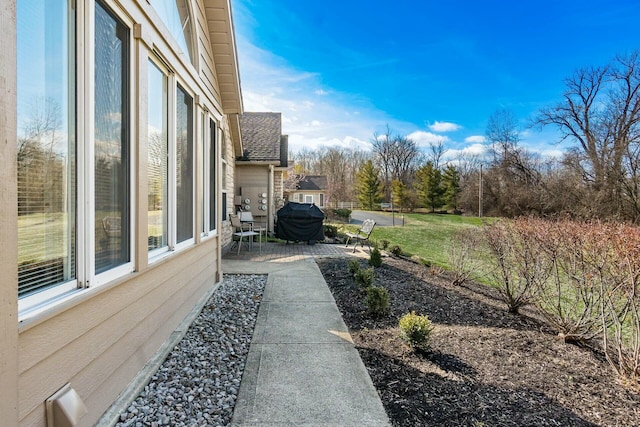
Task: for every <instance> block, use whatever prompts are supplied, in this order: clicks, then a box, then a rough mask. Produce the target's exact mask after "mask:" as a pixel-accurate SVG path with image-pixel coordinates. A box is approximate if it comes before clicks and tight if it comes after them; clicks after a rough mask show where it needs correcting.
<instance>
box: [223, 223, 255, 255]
mask: <svg viewBox="0 0 640 427" xmlns="http://www.w3.org/2000/svg"><path fill="white" fill-rule="evenodd" d="M229 219H230V220H231V226H232V227H233V228H234V230H235V231H234V232H233V237H237V238H238V240H237V243H238V255H240V247H241V246H242V240H243V239H244V238H245V237H246V238H247V240H246V243H247V248H248V249H249V250H251V243H252V242H253V236H259V233H257V232H255V231H253V229H251V228H249V229H245V228H244V226H243V224H242V222H241V221H240V218H239V217H238V215H234V214H230V215H229ZM260 252H261V253H262V242H260Z"/></svg>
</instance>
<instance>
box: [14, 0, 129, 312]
mask: <svg viewBox="0 0 640 427" xmlns="http://www.w3.org/2000/svg"><path fill="white" fill-rule="evenodd" d="M18 3H19V4H18V6H17V8H18V10H17V16H16V18H17V29H18V33H17V36H18V40H17V56H18V73H17V74H18V97H17V112H18V117H17V120H18V123H17V124H18V133H19V138H18V141H17V144H18V156H17V170H18V214H19V219H18V238H19V239H18V240H19V243H18V275H19V279H18V298H19V300H18V309H19V311H20V315H21V316H23V315H25V314H26V313H27V312H35V310H36V309H39V308H40V307H42V308H44V307H46V304H47V303H48V302H50V301H52V300H54V299H59V297H60V296H62V295H63V294H66V293H68V292H70V291H72V290H74V289H77V288H81V287H88V286H89V285H91V286H96V285H100V284H101V283H105V282H107V281H110V280H112V279H113V278H115V277H119V276H121V275H123V274H127V273H128V272H131V271H132V265H133V264H132V262H131V261H132V255H131V254H132V251H131V247H132V239H131V222H132V221H131V217H132V215H131V200H132V195H131V189H132V186H131V169H130V161H131V158H130V152H131V147H130V132H131V125H130V117H131V111H130V101H131V100H130V85H131V82H130V77H129V76H130V71H131V61H130V53H131V52H130V39H131V31H130V26H127V25H126V24H125V23H124V21H122V20H121V19H119V18H118V17H117V16H116V14H114V13H113V12H112V11H111V10H109V9H108V8H107V7H106V6H105V5H104V3H102V2H100V1H96V2H95V7H91V4H90V3H89V4H87V3H88V2H71V1H62V0H59V1H47V2H39V1H29V0H25V1H20V2H18ZM80 17H82V25H78V27H79V28H85V29H88V30H90V31H87V32H88V33H89V32H90V33H91V34H93V36H94V37H93V40H90V41H89V43H87V44H85V43H82V46H86V47H87V49H86V52H83V51H80V50H79V49H77V46H79V45H80V40H82V37H80V36H79V35H78V34H77V28H76V20H80ZM85 17H86V18H85ZM85 19H86V20H85ZM78 52H83V53H84V54H86V55H81V56H80V55H78ZM84 58H92V61H87V60H86V59H84ZM77 75H85V76H86V75H92V76H93V78H92V79H91V80H90V81H86V80H85V81H84V83H83V85H82V86H81V88H82V91H80V92H77V89H78V82H77V81H76V76H77ZM78 94H79V96H78ZM78 100H80V101H82V105H83V108H82V109H80V108H77V107H76V105H77V102H78ZM78 123H80V124H81V125H82V126H81V127H80V126H78V125H77V124H78ZM79 129H84V130H83V132H82V133H79V131H78V130H79ZM77 140H81V143H77V142H76V141H77Z"/></svg>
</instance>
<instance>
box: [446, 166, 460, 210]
mask: <svg viewBox="0 0 640 427" xmlns="http://www.w3.org/2000/svg"><path fill="white" fill-rule="evenodd" d="M442 183H443V186H444V195H443V196H444V197H443V200H444V203H445V204H446V205H447V206H448V207H449V208H451V209H453V210H456V209H458V198H459V196H460V174H458V169H456V167H455V166H453V165H448V166H447V168H446V169H445V170H444V175H443V177H442Z"/></svg>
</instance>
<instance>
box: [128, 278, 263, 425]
mask: <svg viewBox="0 0 640 427" xmlns="http://www.w3.org/2000/svg"><path fill="white" fill-rule="evenodd" d="M266 282H267V276H264V275H225V276H224V280H223V283H222V284H221V285H220V287H219V288H218V289H217V290H216V292H215V293H214V294H213V295H212V296H211V298H210V299H209V301H207V303H206V304H205V306H204V307H203V309H202V311H201V312H200V314H199V315H198V316H197V317H196V319H195V320H194V322H193V323H192V324H191V326H190V327H189V330H188V331H187V333H186V335H185V336H184V338H183V339H182V340H181V341H180V342H179V343H178V345H176V346H175V347H174V348H173V350H172V351H171V352H170V353H169V355H168V356H167V358H166V359H165V361H164V362H163V363H162V365H161V366H160V368H159V369H158V371H157V372H156V373H155V374H154V375H153V376H152V378H151V381H150V382H149V384H147V385H146V386H145V388H144V390H143V391H142V392H141V393H140V395H139V396H138V397H137V398H136V399H135V401H133V402H132V403H131V404H130V405H129V407H128V408H127V410H126V411H125V412H124V413H122V414H120V421H119V422H118V423H117V424H116V426H120V427H143V426H145V427H146V426H152V427H155V426H164V425H171V426H226V425H229V423H230V422H231V417H232V416H233V408H234V405H235V402H236V398H237V397H238V390H239V388H240V380H241V379H242V372H243V370H244V366H245V361H246V359H247V353H248V352H249V345H250V344H251V337H252V335H253V329H254V326H255V323H256V318H257V314H258V307H259V306H260V301H261V299H262V292H263V290H264V286H265V284H266Z"/></svg>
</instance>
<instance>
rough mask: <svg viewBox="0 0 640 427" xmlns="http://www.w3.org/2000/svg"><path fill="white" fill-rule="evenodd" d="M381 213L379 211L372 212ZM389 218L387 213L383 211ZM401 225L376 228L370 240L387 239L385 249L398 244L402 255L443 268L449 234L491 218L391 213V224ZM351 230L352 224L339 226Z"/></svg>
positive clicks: (445, 263)
mask: <svg viewBox="0 0 640 427" xmlns="http://www.w3.org/2000/svg"><path fill="white" fill-rule="evenodd" d="M376 213H377V214H381V213H380V212H376ZM384 215H387V216H389V217H391V214H390V213H384ZM402 215H404V226H402V225H396V226H394V227H376V228H374V229H373V232H372V233H371V241H372V242H376V241H377V242H380V241H381V240H388V241H389V242H390V243H389V248H391V247H392V246H394V245H398V246H400V248H402V252H403V254H404V255H406V256H417V257H419V258H421V259H423V260H424V261H425V262H427V263H429V264H431V265H436V266H439V267H443V268H449V263H448V260H447V245H448V244H449V241H450V240H451V236H452V235H453V234H454V233H455V232H456V231H458V230H461V229H463V228H466V227H478V226H480V225H482V223H483V221H492V219H491V218H482V219H480V218H477V217H467V216H461V215H447V214H422V213H410V214H397V213H396V214H395V223H396V224H402ZM343 228H349V229H350V230H353V231H355V230H356V227H355V226H343Z"/></svg>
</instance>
